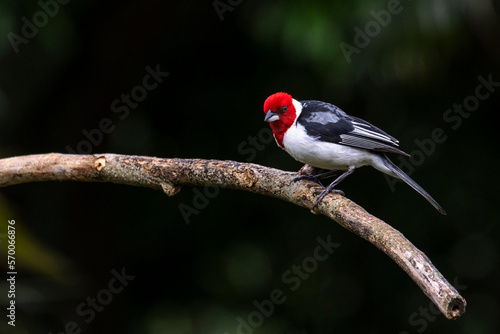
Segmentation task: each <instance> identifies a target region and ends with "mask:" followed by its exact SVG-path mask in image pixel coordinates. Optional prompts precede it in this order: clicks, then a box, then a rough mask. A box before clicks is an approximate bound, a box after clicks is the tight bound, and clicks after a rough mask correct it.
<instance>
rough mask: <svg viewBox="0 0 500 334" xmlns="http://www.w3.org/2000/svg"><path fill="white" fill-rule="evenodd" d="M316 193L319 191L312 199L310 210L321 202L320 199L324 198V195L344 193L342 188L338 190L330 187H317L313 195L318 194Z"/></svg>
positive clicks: (342, 194)
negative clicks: (313, 199)
mask: <svg viewBox="0 0 500 334" xmlns="http://www.w3.org/2000/svg"><path fill="white" fill-rule="evenodd" d="M318 193H319V195H318V197H317V198H316V200H315V201H314V204H313V206H312V208H311V210H314V209H315V208H316V207H317V206H318V204H319V203H321V201H322V200H323V198H325V196H326V195H328V193H334V194H339V195H341V196H344V197H345V193H344V192H343V191H342V190H340V189H331V190H328V189H327V188H325V189H321V190H320V189H318V190H315V191H314V194H315V195H316V194H318Z"/></svg>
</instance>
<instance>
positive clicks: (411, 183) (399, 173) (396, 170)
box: [383, 154, 446, 215]
mask: <svg viewBox="0 0 500 334" xmlns="http://www.w3.org/2000/svg"><path fill="white" fill-rule="evenodd" d="M383 162H384V165H385V167H387V168H388V169H389V170H391V172H393V173H394V174H395V175H396V176H397V177H398V178H399V179H401V180H403V181H404V182H406V184H407V185H409V186H410V187H412V188H413V189H415V191H417V192H418V193H419V194H420V195H422V196H424V197H425V199H426V200H427V201H428V202H429V203H431V204H432V206H433V207H435V208H436V210H438V211H439V213H441V214H443V215H446V211H444V209H443V208H442V207H441V205H439V204H438V202H436V201H435V200H434V198H432V197H431V195H429V194H428V193H427V192H426V191H425V190H424V189H423V188H422V187H421V186H419V185H418V184H417V182H415V181H413V180H412V179H411V178H410V177H409V176H408V175H406V173H405V172H403V171H402V170H401V169H400V168H399V167H398V166H396V165H395V164H394V163H393V162H392V161H391V160H390V159H389V158H388V157H387V156H386V155H385V154H384V155H383Z"/></svg>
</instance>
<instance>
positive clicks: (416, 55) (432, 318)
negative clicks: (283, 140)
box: [0, 0, 500, 334]
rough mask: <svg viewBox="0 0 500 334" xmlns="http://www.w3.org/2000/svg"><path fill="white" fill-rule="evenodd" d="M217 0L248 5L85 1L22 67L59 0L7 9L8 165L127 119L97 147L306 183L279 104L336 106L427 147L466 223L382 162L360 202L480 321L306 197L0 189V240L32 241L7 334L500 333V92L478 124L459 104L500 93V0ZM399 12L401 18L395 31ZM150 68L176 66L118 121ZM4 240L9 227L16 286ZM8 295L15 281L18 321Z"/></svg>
mask: <svg viewBox="0 0 500 334" xmlns="http://www.w3.org/2000/svg"><path fill="white" fill-rule="evenodd" d="M42 3H44V4H46V3H54V1H48V0H46V1H42ZM219 3H223V4H226V6H229V7H228V8H230V10H226V11H224V12H223V13H222V14H221V16H220V15H219V14H218V13H217V10H216V9H215V8H214V2H213V1H160V0H156V1H155V0H150V1H106V2H102V1H70V2H68V3H67V4H59V5H58V7H59V9H58V12H57V14H55V15H53V17H50V18H49V19H48V22H46V24H44V25H43V26H42V27H40V28H39V31H38V33H37V34H36V36H34V37H32V38H29V39H28V41H27V43H26V44H20V45H18V52H17V53H16V52H15V51H14V48H13V46H12V44H11V42H10V41H9V36H12V34H11V33H15V34H17V35H21V34H22V29H23V24H24V21H23V20H22V18H23V17H26V19H27V20H29V21H31V22H33V17H34V16H36V15H40V14H37V13H39V12H40V11H41V10H42V7H41V5H40V3H37V2H35V1H25V0H17V1H14V0H10V1H9V0H2V2H0V154H1V157H10V156H16V155H25V154H36V153H48V152H67V147H68V146H70V147H72V148H73V149H74V150H76V148H77V147H78V145H79V143H81V142H82V141H83V140H86V138H85V136H84V134H83V133H82V131H84V130H86V131H92V129H96V128H98V127H99V123H100V122H101V120H103V119H106V118H108V119H110V120H111V121H112V125H113V126H114V128H113V131H112V132H111V133H109V134H104V135H103V139H102V143H100V144H99V145H93V147H92V153H104V152H106V153H107V152H109V153H121V154H136V155H149V156H157V157H180V158H207V159H230V160H237V161H251V162H253V163H258V164H262V165H265V166H272V167H276V168H281V169H285V170H298V169H299V168H300V167H301V165H300V164H299V163H298V162H296V161H294V160H293V159H292V158H290V157H289V156H288V155H287V154H286V153H285V152H284V151H282V150H281V149H279V148H278V147H277V146H276V145H275V143H274V141H272V140H270V138H269V136H268V134H269V132H268V130H267V129H268V124H265V123H264V122H263V116H264V114H263V112H262V104H263V101H264V99H265V98H266V97H267V96H268V95H270V94H272V93H274V92H276V91H287V92H289V93H291V94H292V95H293V96H294V97H295V98H297V99H299V100H301V99H318V100H323V101H328V102H332V103H334V104H336V105H338V106H339V107H341V108H342V109H344V110H345V111H347V112H348V113H350V114H352V115H355V116H358V117H361V118H364V119H366V120H368V121H370V122H371V123H373V124H375V125H377V126H379V127H381V128H383V129H384V130H386V131H387V132H388V133H390V134H391V135H393V136H395V137H396V138H398V139H399V140H400V142H401V148H402V149H403V150H405V151H407V152H410V153H413V155H414V158H413V159H414V160H413V162H414V163H415V164H414V168H415V170H414V171H413V173H412V177H413V178H414V179H415V180H416V181H417V182H418V183H419V184H420V185H422V186H423V187H424V188H425V189H426V190H427V191H428V192H429V193H430V194H431V195H432V196H433V197H434V198H435V199H436V200H438V202H439V203H440V204H441V205H442V206H443V207H444V208H445V209H446V210H447V211H448V216H441V215H439V214H438V213H437V212H436V211H435V210H434V209H433V208H432V207H431V206H430V205H429V204H428V203H426V202H425V200H423V199H422V198H421V197H420V196H419V195H418V194H416V193H415V192H414V191H413V190H412V189H410V188H409V187H407V186H406V185H403V184H401V183H398V184H396V185H395V190H394V191H392V190H391V187H390V186H389V184H388V182H387V180H386V178H385V177H384V176H383V175H382V174H380V173H379V172H377V171H375V170H374V169H372V168H368V167H367V168H362V169H360V170H358V171H357V172H356V173H355V174H354V175H353V176H351V177H349V178H348V179H347V180H346V181H344V182H343V183H342V186H341V189H342V190H344V192H345V193H346V194H347V196H348V197H349V198H351V199H352V200H354V201H355V202H356V203H358V204H360V205H362V206H363V207H364V208H366V209H367V210H368V211H369V212H371V213H373V214H374V215H376V216H378V217H380V218H382V219H383V220H385V221H386V222H388V223H389V224H391V225H392V226H394V227H396V228H397V229H398V230H400V231H401V232H402V233H403V234H405V236H406V237H408V238H409V239H410V240H411V241H412V242H413V243H414V244H415V245H416V246H417V247H419V248H420V249H421V250H423V251H424V252H425V253H426V254H427V255H428V256H429V257H430V258H431V260H432V261H433V263H434V264H435V265H436V266H437V268H438V269H440V271H441V272H442V273H443V274H444V275H445V277H447V278H448V280H449V281H450V282H454V283H455V284H457V285H458V286H457V287H458V288H460V290H461V292H462V294H463V296H464V297H465V298H466V299H467V302H468V306H467V313H466V314H465V315H464V316H463V317H462V318H461V319H459V320H456V321H450V320H446V319H445V318H444V317H443V316H442V315H440V314H438V315H436V314H435V313H433V311H434V308H433V307H431V305H430V301H429V300H428V299H427V297H425V296H424V294H423V293H422V292H421V291H420V289H419V288H418V287H417V286H416V285H415V284H414V283H413V282H412V281H411V280H410V279H409V278H408V277H407V275H406V274H405V273H404V272H403V271H402V270H401V269H400V268H399V267H397V265H396V264H395V263H393V262H392V261H391V260H390V259H389V258H388V257H387V256H385V255H384V254H383V253H381V252H380V251H378V250H377V249H376V248H375V247H373V246H372V245H370V244H369V243H368V242H366V241H364V240H361V239H360V238H358V237H357V236H355V235H353V234H351V233H349V232H348V231H346V230H344V229H343V228H341V227H340V226H338V225H337V224H335V223H334V222H332V221H330V220H328V219H327V218H325V217H322V216H314V215H311V214H310V213H309V212H308V211H307V210H304V209H303V208H300V207H297V206H294V205H292V204H290V203H285V202H281V201H279V200H276V199H273V198H267V197H263V196H259V195H255V194H252V193H247V192H241V191H232V190H225V189H219V190H217V189H211V188H208V189H204V188H189V187H184V188H183V189H182V191H181V192H180V193H179V194H178V195H177V196H175V197H172V198H170V197H166V196H165V195H164V194H163V193H161V192H158V191H153V190H150V189H142V188H133V187H127V186H121V185H113V184H85V183H68V182H50V183H32V184H24V185H18V186H13V187H8V188H3V189H2V191H1V193H0V228H1V230H0V233H5V232H6V229H7V228H6V224H7V220H9V219H15V221H16V223H17V225H16V226H17V234H16V235H17V241H18V242H17V270H18V276H17V282H16V303H17V304H16V305H17V313H16V315H17V318H16V327H15V328H13V327H11V326H8V325H7V320H6V317H5V316H4V315H2V317H0V319H2V320H1V321H0V332H2V333H49V332H52V333H59V332H62V331H63V330H64V327H65V325H66V324H67V323H68V322H70V321H75V322H76V323H77V324H78V326H79V328H80V329H81V330H82V332H81V333H110V332H114V333H150V334H160V333H186V334H189V333H207V334H208V333H214V334H225V333H230V334H233V333H250V332H251V331H252V332H253V333H286V334H295V333H297V334H304V333H307V334H312V333H384V334H385V333H397V334H400V333H423V332H425V333H498V332H500V317H498V315H499V314H500V305H499V296H500V291H499V285H498V280H499V274H500V272H499V234H500V232H499V218H498V217H499V213H500V212H499V209H498V199H499V196H498V184H499V176H498V171H497V167H498V165H499V158H498V154H497V152H498V139H497V137H495V136H496V135H495V133H498V124H499V123H498V115H497V113H498V110H499V108H498V107H499V101H500V87H497V88H495V91H494V92H492V93H491V94H490V96H489V97H488V98H486V99H485V100H482V101H480V102H479V105H478V106H477V108H473V109H474V111H472V112H471V113H470V114H464V115H466V117H462V116H461V117H460V124H458V118H455V121H453V122H452V121H446V119H445V115H448V114H447V113H449V111H447V110H448V109H450V108H451V109H453V108H454V104H462V103H464V100H466V101H469V102H470V101H473V99H471V98H470V96H474V94H475V93H476V88H477V87H478V85H479V84H480V82H481V81H480V80H479V79H478V78H479V77H482V78H485V79H488V77H491V78H492V80H493V81H495V82H500V63H499V59H500V19H499V12H500V4H499V3H498V1H492V0H484V1H473V0H458V1H452V0H436V1H430V0H418V1H416V0H415V1H401V2H399V4H398V2H395V1H394V0H392V1H368V0H364V1H350V2H348V1H329V2H326V1H319V0H314V1H298V0H292V1H272V2H270V1H262V0H253V1H236V0H233V1H227V2H225V1H220V2H219ZM231 4H232V5H231ZM391 6H396V8H398V13H396V14H392V15H391V16H390V22H389V18H388V17H387V16H385V18H386V20H385V22H382V23H383V24H381V23H379V22H378V21H377V19H376V17H378V18H379V20H383V18H384V14H383V13H385V12H381V11H385V10H387V9H388V7H390V8H392V7H391ZM221 18H222V19H223V20H221ZM377 27H378V28H377ZM365 29H372V30H369V31H368V32H369V34H370V35H371V37H370V36H368V38H369V40H367V39H366V38H365V39H364V42H365V44H366V45H363V47H359V48H358V51H357V52H355V53H352V54H351V55H350V56H348V57H346V55H345V54H344V53H343V52H342V48H341V45H344V46H345V44H342V43H346V44H349V45H351V46H356V44H355V40H356V39H358V40H357V41H358V42H360V41H361V39H363V38H362V37H359V33H358V31H360V30H361V31H365ZM358 45H359V44H358ZM147 66H150V67H152V68H156V66H159V68H160V69H161V70H162V71H165V72H169V73H170V74H169V76H168V77H167V78H165V79H164V81H163V82H162V83H161V84H159V85H158V87H157V88H156V89H154V90H151V91H149V92H148V94H147V97H146V98H145V99H144V101H141V102H140V103H138V106H137V107H135V108H131V109H130V113H129V115H128V116H127V117H125V118H124V119H120V117H119V116H120V115H121V114H120V113H114V112H113V111H112V108H111V104H112V103H113V101H114V100H116V99H120V97H121V95H122V94H130V92H131V91H132V90H133V89H134V87H136V86H138V85H141V84H142V81H143V78H144V76H145V75H146V74H147V71H146V69H145V68H146V67H147ZM481 92H482V93H485V92H486V90H484V89H483V90H481ZM454 115H455V116H454V117H456V115H457V114H454ZM438 128H440V129H442V131H443V132H444V134H445V136H446V140H443V141H442V142H440V143H434V147H432V149H430V148H429V147H431V146H427V148H429V150H430V151H431V152H430V153H422V152H423V150H422V148H421V147H420V146H419V145H418V143H419V142H420V143H422V142H424V143H429V140H430V139H431V138H432V132H433V131H435V129H438ZM428 145H430V144H428ZM419 152H420V153H419ZM419 154H420V155H421V156H422V157H423V158H422V159H421V160H418V159H417V158H418V156H419ZM395 161H396V162H398V163H400V160H399V159H396V160H395ZM406 161H410V160H406ZM195 189H198V190H195ZM198 191H199V192H201V193H203V192H205V191H207V192H208V193H209V195H210V197H211V198H209V199H208V200H207V201H206V202H204V203H203V206H204V207H203V208H202V209H199V210H198V211H199V212H198V213H197V214H193V215H191V216H190V217H189V218H188V220H189V224H186V219H185V217H183V215H182V214H181V211H180V210H179V206H180V205H181V204H185V205H187V206H192V207H193V206H194V204H193V201H194V200H196V199H197V197H196V193H197V192H198ZM214 194H215V195H214ZM328 236H330V238H331V240H332V242H334V243H337V244H339V245H340V246H339V247H338V248H337V249H336V250H335V252H334V253H333V254H331V256H330V257H329V258H328V260H326V261H324V262H320V263H319V264H318V267H317V269H316V270H314V271H313V272H311V273H310V276H309V277H308V278H307V279H302V280H300V287H299V288H298V289H296V290H295V291H292V290H291V289H290V284H287V283H286V282H284V280H283V278H282V276H283V275H284V274H285V273H286V272H287V270H290V269H291V268H292V266H294V265H301V264H302V262H303V260H304V259H307V258H308V257H311V256H313V255H314V250H315V248H316V246H317V245H318V241H317V238H318V237H321V238H323V239H326V238H328ZM5 241H6V240H5V234H0V254H2V256H1V258H5V260H0V267H1V268H2V272H7V268H6V264H7V263H6V243H5ZM122 268H125V269H126V272H127V274H130V275H134V276H135V278H134V280H133V281H131V282H130V284H129V285H128V286H126V287H125V288H124V290H123V291H122V292H121V293H119V294H116V295H114V296H113V299H112V300H111V301H110V302H109V304H108V305H105V306H104V309H103V310H102V311H101V312H97V313H96V315H95V319H93V320H92V321H91V322H90V323H86V322H85V319H86V317H81V316H80V315H78V314H77V312H76V308H77V306H78V305H79V304H80V303H82V302H85V301H86V300H87V298H88V297H95V296H96V295H97V294H98V293H99V292H100V291H101V290H102V289H106V288H107V286H108V283H109V281H110V279H111V278H112V277H113V276H112V273H111V271H112V270H113V269H116V270H118V271H120V270H121V269H122ZM276 289H279V290H282V291H283V293H284V295H285V297H286V300H285V301H284V302H283V303H282V304H280V305H274V310H273V312H272V314H271V315H270V316H269V317H265V318H264V319H263V321H262V324H261V325H260V326H257V327H256V328H253V327H252V328H251V330H248V329H243V328H239V329H238V324H239V320H238V319H239V318H241V319H244V320H245V321H252V320H249V319H248V317H249V316H250V317H251V315H252V314H254V313H253V312H255V311H256V306H255V305H254V304H253V303H254V301H257V302H262V300H264V299H269V298H270V295H271V293H272V292H273V291H274V290H276ZM7 291H8V286H7V282H6V281H5V280H2V281H1V282H0V303H1V305H2V309H4V310H5V308H4V306H5V307H6V305H7V304H6V303H7V302H8V299H7ZM4 313H5V311H3V312H2V313H1V314H4ZM256 319H257V320H258V318H253V321H254V323H255V321H257V320H256Z"/></svg>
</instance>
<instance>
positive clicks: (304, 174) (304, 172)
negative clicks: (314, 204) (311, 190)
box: [292, 165, 340, 184]
mask: <svg viewBox="0 0 500 334" xmlns="http://www.w3.org/2000/svg"><path fill="white" fill-rule="evenodd" d="M323 171H324V169H320V168H316V167H312V166H310V165H304V167H302V168H301V169H300V170H299V171H298V174H299V176H297V177H295V178H294V179H293V180H292V182H297V181H301V180H308V181H314V182H317V183H319V184H321V182H320V180H321V179H324V178H327V177H331V176H334V175H337V174H338V173H339V172H340V171H338V170H331V171H327V172H323Z"/></svg>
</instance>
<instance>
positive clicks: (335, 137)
mask: <svg viewBox="0 0 500 334" xmlns="http://www.w3.org/2000/svg"><path fill="white" fill-rule="evenodd" d="M297 123H299V124H301V125H303V126H304V127H305V129H306V131H307V134H308V135H310V136H313V137H316V138H319V139H321V140H323V141H327V142H331V143H335V144H341V145H347V146H352V147H357V148H363V149H367V150H372V151H378V152H390V153H398V154H402V155H406V156H409V154H407V153H405V152H403V151H401V150H400V149H399V148H398V146H399V145H398V143H399V142H398V141H397V140H396V138H394V137H392V136H390V135H388V134H387V133H385V132H384V131H382V130H381V129H379V128H377V127H376V126H374V125H372V124H370V123H368V122H367V121H365V120H362V119H360V118H357V117H353V116H349V115H347V114H346V113H345V112H344V111H342V110H341V109H340V108H338V107H336V106H334V105H333V104H330V103H325V102H321V101H302V112H301V113H300V116H299V119H298V120H297Z"/></svg>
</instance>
